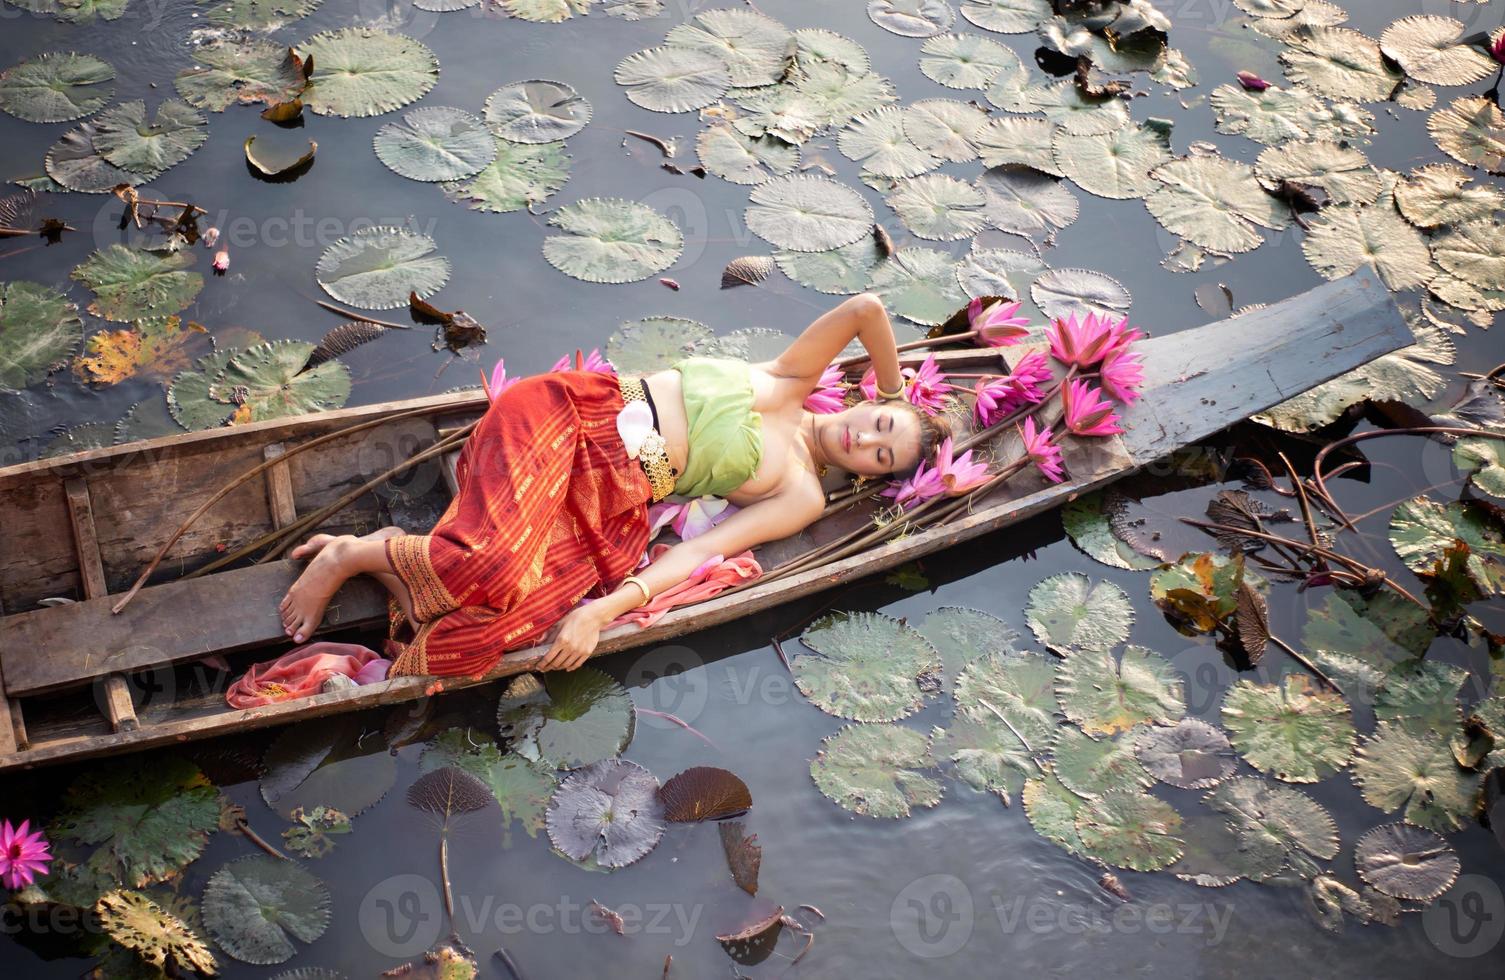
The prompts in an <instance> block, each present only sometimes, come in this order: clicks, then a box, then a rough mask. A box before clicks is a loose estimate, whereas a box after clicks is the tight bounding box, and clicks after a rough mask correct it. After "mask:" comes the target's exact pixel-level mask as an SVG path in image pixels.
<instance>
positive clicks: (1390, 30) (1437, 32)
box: [1380, 14, 1500, 85]
mask: <svg viewBox="0 0 1505 980" xmlns="http://www.w3.org/2000/svg"><path fill="white" fill-rule="evenodd" d="M1467 30H1468V28H1467V27H1466V26H1465V25H1464V23H1463V22H1462V21H1460V20H1455V19H1453V18H1452V17H1437V16H1432V15H1428V14H1422V15H1417V16H1412V17H1402V18H1401V19H1400V20H1398V21H1395V22H1394V23H1393V24H1391V25H1390V26H1389V27H1387V28H1385V32H1384V33H1383V34H1381V35H1380V50H1381V51H1383V52H1384V53H1385V56H1386V57H1388V58H1389V59H1390V60H1391V61H1394V62H1395V63H1396V64H1398V65H1400V66H1401V68H1403V69H1405V72H1406V74H1407V75H1410V76H1411V77H1412V78H1414V79H1416V80H1417V81H1420V82H1429V83H1431V84H1433V85H1467V84H1468V83H1470V82H1477V81H1479V80H1480V79H1482V78H1488V77H1489V76H1490V75H1492V74H1493V73H1494V72H1495V71H1496V70H1498V69H1499V67H1500V66H1499V64H1498V63H1497V62H1496V61H1495V60H1494V59H1493V58H1491V57H1490V56H1489V55H1487V54H1485V53H1484V51H1482V50H1480V49H1479V48H1477V47H1475V46H1473V45H1472V44H1468V43H1465V42H1464V39H1463V36H1464V33H1465V32H1466V31H1467Z"/></svg>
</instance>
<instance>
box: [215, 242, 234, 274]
mask: <svg viewBox="0 0 1505 980" xmlns="http://www.w3.org/2000/svg"><path fill="white" fill-rule="evenodd" d="M228 268H230V250H229V249H228V248H222V249H220V250H219V251H218V252H215V253H214V271H215V272H218V273H220V274H221V275H223V274H224V272H225V270H226V269H228Z"/></svg>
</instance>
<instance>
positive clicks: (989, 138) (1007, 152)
mask: <svg viewBox="0 0 1505 980" xmlns="http://www.w3.org/2000/svg"><path fill="white" fill-rule="evenodd" d="M1057 132H1064V130H1062V129H1061V128H1060V127H1059V126H1057V125H1056V124H1055V123H1053V122H1051V121H1050V120H1049V119H1037V118H1035V117H1034V116H995V117H993V118H992V119H989V120H988V123H987V125H985V126H981V127H979V128H978V129H977V131H976V132H975V133H973V134H972V145H973V146H975V147H977V153H978V155H979V156H980V157H982V162H983V165H984V166H987V167H1002V166H1004V165H1006V164H1017V165H1019V166H1022V167H1030V168H1032V169H1034V170H1038V171H1040V172H1041V173H1046V174H1050V175H1051V176H1052V177H1060V176H1062V172H1061V168H1060V167H1059V166H1058V165H1057V164H1056V158H1055V150H1054V147H1053V145H1052V141H1053V140H1054V139H1055V135H1056V133H1057Z"/></svg>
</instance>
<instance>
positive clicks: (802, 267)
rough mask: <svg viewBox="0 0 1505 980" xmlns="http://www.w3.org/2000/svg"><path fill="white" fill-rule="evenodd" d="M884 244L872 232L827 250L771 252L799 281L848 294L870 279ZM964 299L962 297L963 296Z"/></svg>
mask: <svg viewBox="0 0 1505 980" xmlns="http://www.w3.org/2000/svg"><path fill="white" fill-rule="evenodd" d="M884 257H885V253H884V250H883V247H882V246H881V245H879V243H878V241H877V239H876V238H875V237H874V236H872V235H867V236H865V237H863V238H859V239H858V240H857V241H855V242H853V243H852V244H850V245H843V246H842V247H841V248H833V249H831V250H830V251H828V252H791V251H786V250H783V249H780V250H779V251H777V252H775V253H774V261H776V262H777V263H778V264H779V270H780V271H781V272H783V273H784V275H786V276H788V277H789V278H790V279H793V280H794V281H795V282H797V283H799V284H800V285H801V286H808V287H809V288H811V289H814V290H816V291H818V292H822V293H830V294H833V295H837V296H847V295H851V294H852V293H860V292H862V291H863V290H864V289H866V288H867V287H868V284H869V283H870V282H872V279H873V270H874V269H875V268H877V267H878V265H879V263H880V262H881V261H882V260H883V259H884ZM963 302H965V300H963Z"/></svg>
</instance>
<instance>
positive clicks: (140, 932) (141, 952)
mask: <svg viewBox="0 0 1505 980" xmlns="http://www.w3.org/2000/svg"><path fill="white" fill-rule="evenodd" d="M94 913H95V914H96V915H97V916H98V917H99V924H100V926H101V927H102V928H103V929H104V932H105V934H106V935H108V936H109V937H110V938H111V939H113V940H114V941H115V942H116V943H118V944H120V945H121V946H124V947H125V948H126V949H128V950H130V951H131V952H133V953H135V954H136V956H138V957H140V960H141V962H143V963H145V964H146V965H147V966H148V967H156V968H157V969H159V970H166V969H169V968H171V969H175V970H177V971H181V972H182V973H185V974H186V973H188V972H199V973H202V974H205V975H208V976H213V975H214V974H215V973H216V972H218V968H219V965H218V964H217V963H216V962H215V961H214V954H213V953H211V952H210V951H209V947H208V946H207V945H205V943H204V940H203V939H201V938H200V937H199V935H198V933H197V932H195V931H194V930H193V928H192V927H191V926H189V925H188V923H186V922H184V921H183V919H181V918H179V917H178V916H176V915H174V914H173V913H172V912H170V911H168V910H167V909H164V908H163V907H162V906H160V905H158V904H157V903H156V902H154V901H152V899H151V896H149V895H145V894H143V893H141V892H137V891H123V890H121V891H112V892H109V893H107V894H105V895H103V896H101V897H100V899H99V901H98V902H97V903H96V904H95V906H94ZM169 964H171V967H169Z"/></svg>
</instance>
